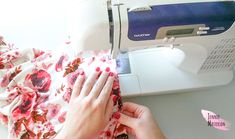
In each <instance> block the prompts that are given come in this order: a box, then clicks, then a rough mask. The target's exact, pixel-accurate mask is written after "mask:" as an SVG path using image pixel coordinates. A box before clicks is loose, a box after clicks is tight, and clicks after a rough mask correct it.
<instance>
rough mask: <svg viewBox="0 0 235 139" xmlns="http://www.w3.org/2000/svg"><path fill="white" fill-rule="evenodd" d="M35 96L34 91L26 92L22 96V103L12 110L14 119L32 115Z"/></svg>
mask: <svg viewBox="0 0 235 139" xmlns="http://www.w3.org/2000/svg"><path fill="white" fill-rule="evenodd" d="M34 97H35V95H34V94H32V93H24V94H22V95H21V96H20V101H21V104H19V105H18V106H17V107H16V108H14V109H13V110H12V117H13V119H14V120H17V119H20V118H24V117H28V116H30V112H31V109H32V107H33V101H34Z"/></svg>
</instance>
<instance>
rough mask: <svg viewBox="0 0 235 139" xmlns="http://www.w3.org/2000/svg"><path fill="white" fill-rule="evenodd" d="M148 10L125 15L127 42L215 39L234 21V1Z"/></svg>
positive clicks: (169, 6)
mask: <svg viewBox="0 0 235 139" xmlns="http://www.w3.org/2000/svg"><path fill="white" fill-rule="evenodd" d="M151 9H152V10H147V11H129V12H128V22H129V23H128V24H129V29H128V38H129V39H130V40H133V41H143V40H155V39H162V38H164V37H170V36H174V37H187V36H203V35H216V34H220V33H223V32H225V31H226V30H228V29H229V28H230V27H231V26H232V25H233V23H234V21H235V2H234V1H224V2H201V3H184V4H169V5H154V6H151ZM127 10H128V9H127ZM201 25H203V26H201ZM191 26H192V27H191ZM171 27H172V28H171ZM175 27H176V28H175ZM177 27H178V28H177ZM162 28H165V29H163V30H165V31H163V32H164V33H161V29H162ZM174 28H175V29H174ZM204 29H205V30H204ZM195 30H197V31H196V32H195ZM193 32H194V33H193ZM159 36H160V37H159Z"/></svg>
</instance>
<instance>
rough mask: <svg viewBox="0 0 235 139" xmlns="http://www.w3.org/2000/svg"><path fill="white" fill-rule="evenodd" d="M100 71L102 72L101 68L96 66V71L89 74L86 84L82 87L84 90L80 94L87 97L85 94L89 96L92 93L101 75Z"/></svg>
mask: <svg viewBox="0 0 235 139" xmlns="http://www.w3.org/2000/svg"><path fill="white" fill-rule="evenodd" d="M99 72H100V68H99V67H98V68H96V71H94V72H92V73H91V74H90V75H89V77H88V78H87V80H86V81H85V83H84V85H83V87H82V90H81V93H80V95H79V96H81V97H85V96H87V95H88V94H89V93H90V91H91V89H92V87H93V86H94V84H95V81H96V78H97V77H98V75H99Z"/></svg>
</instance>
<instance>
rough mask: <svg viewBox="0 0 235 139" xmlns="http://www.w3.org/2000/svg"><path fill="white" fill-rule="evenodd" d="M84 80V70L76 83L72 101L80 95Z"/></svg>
mask: <svg viewBox="0 0 235 139" xmlns="http://www.w3.org/2000/svg"><path fill="white" fill-rule="evenodd" d="M84 80H85V76H84V72H82V73H80V74H79V75H78V77H77V79H76V81H75V83H74V86H73V92H72V95H71V99H70V101H72V100H74V99H75V98H76V97H77V96H79V94H80V92H81V89H82V85H83V82H84Z"/></svg>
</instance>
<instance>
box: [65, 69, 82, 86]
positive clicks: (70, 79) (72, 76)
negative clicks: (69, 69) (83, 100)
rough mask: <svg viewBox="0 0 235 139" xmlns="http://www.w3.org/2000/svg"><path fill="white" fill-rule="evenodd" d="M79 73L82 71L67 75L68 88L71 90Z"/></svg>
mask: <svg viewBox="0 0 235 139" xmlns="http://www.w3.org/2000/svg"><path fill="white" fill-rule="evenodd" d="M80 73H82V71H79V70H76V71H75V72H73V73H70V74H69V75H68V77H67V80H68V86H69V87H70V88H73V85H74V83H75V81H76V79H77V77H78V75H79V74H80Z"/></svg>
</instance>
